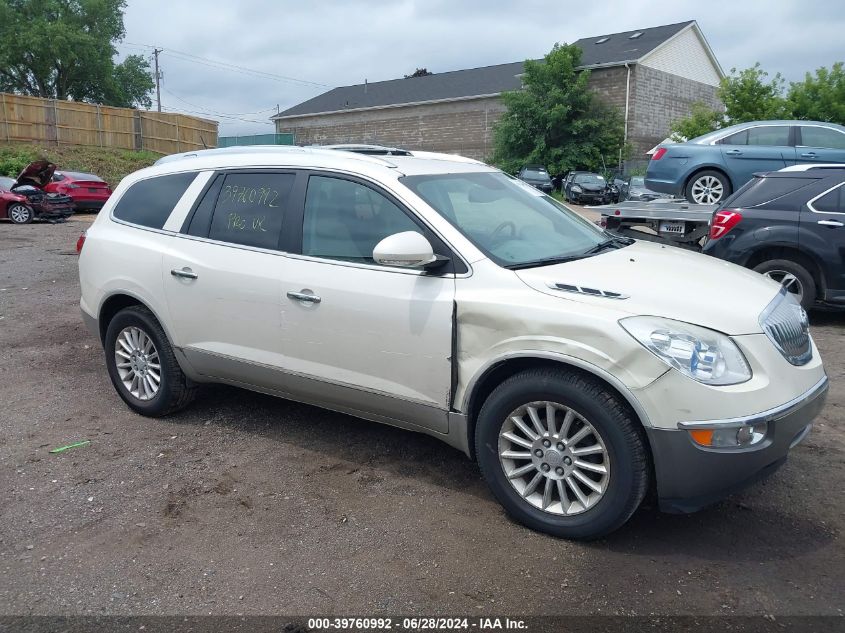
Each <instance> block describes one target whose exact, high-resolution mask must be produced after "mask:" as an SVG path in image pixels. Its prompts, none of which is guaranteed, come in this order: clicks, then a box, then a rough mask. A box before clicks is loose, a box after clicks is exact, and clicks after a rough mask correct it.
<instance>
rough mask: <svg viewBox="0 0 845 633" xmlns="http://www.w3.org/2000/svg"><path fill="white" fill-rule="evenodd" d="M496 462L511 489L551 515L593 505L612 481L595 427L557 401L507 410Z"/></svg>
mask: <svg viewBox="0 0 845 633" xmlns="http://www.w3.org/2000/svg"><path fill="white" fill-rule="evenodd" d="M498 449H499V462H500V463H501V466H502V469H503V470H504V473H505V476H506V477H507V478H508V481H510V484H511V486H513V488H514V490H516V492H517V493H518V494H519V495H520V496H521V497H522V498H523V499H524V500H525V501H527V502H528V503H530V504H531V505H532V506H534V507H535V508H539V509H540V510H543V511H544V512H548V513H550V514H555V515H562V516H571V515H575V514H580V513H582V512H585V511H587V510H589V509H590V508H592V507H594V506H595V505H596V504H597V503H598V502H599V501H600V500H601V499H602V497H603V496H604V494H605V492H606V491H607V487H608V483H609V482H610V455H609V454H608V451H607V448H606V446H605V444H604V441H603V440H602V438H601V435H599V433H598V431H597V430H596V429H595V427H593V425H592V424H590V422H589V421H588V420H587V419H586V418H584V416H582V415H581V414H579V413H578V412H577V411H575V410H573V409H571V408H569V407H566V406H564V405H562V404H559V403H556V402H548V401H542V402H530V403H528V404H526V405H523V406H521V407H519V408H518V409H516V410H514V411H513V412H511V414H510V415H509V416H508V418H507V419H506V420H505V421H504V423H503V424H502V428H501V430H500V432H499V446H498Z"/></svg>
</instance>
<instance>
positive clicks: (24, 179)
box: [0, 160, 74, 224]
mask: <svg viewBox="0 0 845 633" xmlns="http://www.w3.org/2000/svg"><path fill="white" fill-rule="evenodd" d="M55 171H56V166H55V165H54V164H53V163H51V162H49V161H46V160H37V161H34V162H32V163H30V164H29V165H27V166H26V167H25V168H24V169H23V171H21V173H20V174H19V175H18V177H17V178H7V177H0V190H5V191H8V192H10V193H11V194H13V195H15V196H19V197H22V198H23V199H22V200H20V201H19V204H18V205H17V206H15V208H14V212H12V211H10V212H9V213H8V217H9V219H10V220H11V221H12V222H14V223H15V224H29V223H30V222H32V221H33V220H44V221H46V222H63V221H65V220H66V219H67V218H68V217H70V216H71V215H73V207H74V205H73V199H72V198H71V197H70V196H67V195H65V194H62V193H49V192H47V191H45V190H44V188H45V187H46V186H47V185H49V184H50V181H51V179H52V178H53V173H54V172H55Z"/></svg>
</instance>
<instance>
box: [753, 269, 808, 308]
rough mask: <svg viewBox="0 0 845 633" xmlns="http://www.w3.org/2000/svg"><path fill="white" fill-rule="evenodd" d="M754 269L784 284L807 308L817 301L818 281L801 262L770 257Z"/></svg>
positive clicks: (803, 306) (802, 305)
mask: <svg viewBox="0 0 845 633" xmlns="http://www.w3.org/2000/svg"><path fill="white" fill-rule="evenodd" d="M754 270H755V271H757V272H758V273H760V274H761V275H764V276H766V277H768V278H769V279H771V280H772V281H776V282H777V283H779V284H780V285H782V286H784V287H785V288H786V290H787V292H789V293H790V294H792V296H793V297H795V299H796V301H798V303H800V304H801V307H802V308H804V309H805V310H808V309H809V308H810V307H811V306H812V305H813V304H814V303H815V302H816V293H817V292H818V290H817V288H816V281H815V280H814V279H813V275H812V274H811V273H810V271H808V270H807V269H806V268H805V267H804V266H802V265H801V264H798V263H796V262H794V261H792V260H790V259H770V260H768V261H765V262H762V263H760V264H757V265H756V266H755V267H754Z"/></svg>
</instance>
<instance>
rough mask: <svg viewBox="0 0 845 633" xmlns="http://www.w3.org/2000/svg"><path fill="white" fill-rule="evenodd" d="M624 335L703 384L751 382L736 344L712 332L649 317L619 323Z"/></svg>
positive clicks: (749, 370)
mask: <svg viewBox="0 0 845 633" xmlns="http://www.w3.org/2000/svg"><path fill="white" fill-rule="evenodd" d="M619 325H621V326H622V327H623V328H624V329H625V331H626V332H628V334H630V335H631V336H633V337H634V338H635V339H636V340H637V341H639V343H640V344H641V345H642V346H643V347H645V348H646V349H647V350H648V351H650V352H651V353H652V354H654V355H655V356H657V358H659V359H660V360H662V361H663V362H664V363H666V364H667V365H669V367H674V368H675V369H677V370H678V371H680V372H681V373H682V374H684V375H686V376H688V377H690V378H692V379H693V380H697V381H698V382H702V383H704V384H707V385H735V384H737V383H741V382H745V381H746V380H750V379H751V368H750V367H749V366H748V361H746V360H745V357H744V356H743V355H742V352H741V351H739V348H738V347H737V346H736V344H735V343H734V342H733V341H732V340H731V339H730V338H729V337H727V336H725V335H724V334H722V333H720V332H715V331H714V330H708V329H707V328H704V327H700V326H698V325H692V324H690V323H684V322H683V321H673V320H672V319H662V318H659V317H651V316H637V317H628V318H625V319H621V320H620V321H619Z"/></svg>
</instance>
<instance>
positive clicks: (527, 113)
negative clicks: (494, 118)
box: [493, 44, 626, 173]
mask: <svg viewBox="0 0 845 633" xmlns="http://www.w3.org/2000/svg"><path fill="white" fill-rule="evenodd" d="M580 64H581V49H580V48H578V47H577V46H574V45H568V44H563V45H560V44H555V46H554V48H552V50H551V52H549V53H548V54H547V55H546V56H545V58H544V59H543V60H542V61H533V60H527V61H526V62H525V74H524V75H523V77H522V84H523V89H522V90H515V91H513V92H506V93H504V94H503V95H502V101H503V102H504V104H505V107H506V111H505V113H504V114H503V115H502V118H501V119H500V120H499V122H498V123H497V125H496V127H495V129H494V133H493V144H494V154H493V162H494V163H495V164H496V165H498V166H499V167H501V168H502V169H503V170H505V171H509V172H515V171H517V170H518V169H519V168H520V167H522V166H523V165H525V164H529V163H537V164H541V165H545V166H546V168H548V169H549V170H550V171H551V172H552V173H561V172H565V171H569V170H571V169H576V168H586V169H599V168H602V167H603V166H604V164H605V163H606V162H607V163H610V162H613V163H615V162H616V161H617V159H618V158H619V153H620V150H623V144H624V123H623V120H622V117H621V115H620V114H619V111H618V110H617V109H616V108H613V107H610V106H607V105H605V104H604V103H602V102H601V101H599V100H598V99H597V98H596V96H595V95H594V93H593V92H592V91H590V90H589V88H588V87H587V81H588V79H589V71H581V70H578V66H580ZM624 153H626V152H624Z"/></svg>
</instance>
